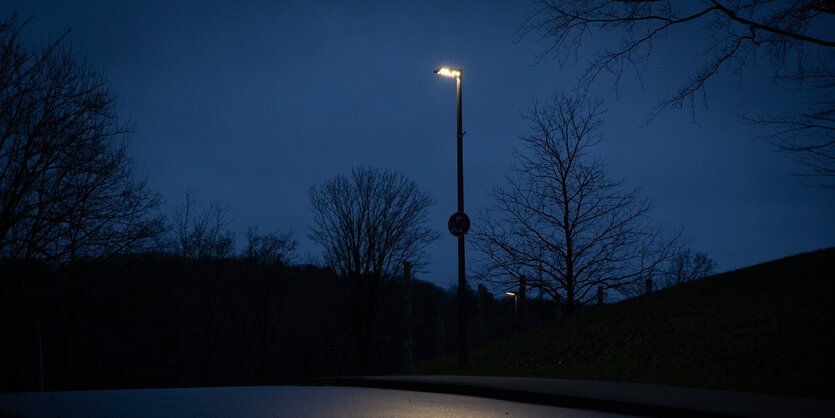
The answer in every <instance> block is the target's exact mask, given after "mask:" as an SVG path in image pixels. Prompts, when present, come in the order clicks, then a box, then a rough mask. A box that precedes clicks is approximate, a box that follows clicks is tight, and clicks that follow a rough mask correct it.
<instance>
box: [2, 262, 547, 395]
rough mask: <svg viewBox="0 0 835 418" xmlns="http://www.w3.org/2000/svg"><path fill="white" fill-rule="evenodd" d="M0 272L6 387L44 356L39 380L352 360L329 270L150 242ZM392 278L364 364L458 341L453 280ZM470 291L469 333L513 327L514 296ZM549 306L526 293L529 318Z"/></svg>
mask: <svg viewBox="0 0 835 418" xmlns="http://www.w3.org/2000/svg"><path fill="white" fill-rule="evenodd" d="M0 271H2V275H3V277H4V280H2V281H0V283H2V285H3V289H2V301H3V303H2V315H3V316H4V317H5V321H2V322H0V323H2V324H3V328H2V330H0V340H2V341H3V343H2V344H0V350H2V351H1V352H0V375H2V376H3V377H4V378H3V379H2V381H1V383H0V384H1V385H2V386H0V390H2V391H31V390H38V389H39V387H40V373H41V364H42V367H43V368H42V370H43V385H44V389H45V390H70V389H105V388H141V387H183V386H218V385H224V386H225V385H263V384H280V383H284V382H288V381H290V380H293V379H297V378H303V377H312V376H336V375H350V374H355V373H358V372H360V371H361V370H360V365H359V361H358V353H357V348H356V347H357V344H356V343H355V338H357V335H355V334H354V333H353V332H352V331H351V326H350V324H349V323H348V321H350V318H349V316H348V315H345V312H346V309H348V308H349V307H346V306H344V301H345V299H344V298H343V297H341V296H340V295H339V294H338V290H337V289H338V287H337V286H335V284H334V281H335V280H336V276H335V275H334V273H333V272H332V271H330V270H329V269H324V268H320V267H316V266H312V265H285V264H281V263H274V264H265V263H261V262H259V261H258V260H255V259H247V258H244V257H238V258H204V259H200V260H190V259H186V258H183V257H178V256H171V255H160V254H154V253H150V254H144V255H132V256H119V257H114V258H112V259H111V260H109V261H108V262H106V263H101V262H97V264H96V265H95V266H92V265H86V264H85V263H84V262H79V263H78V264H77V265H75V266H72V267H71V268H63V269H60V270H54V271H51V270H50V268H49V267H48V266H41V267H38V268H37V270H36V271H32V270H31V269H28V268H25V267H24V266H22V265H16V264H13V263H6V264H4V265H2V270H0ZM397 283H398V286H397V287H396V289H395V291H394V292H393V293H392V297H391V300H390V302H391V303H388V304H387V305H386V307H385V311H384V315H381V317H380V319H379V320H378V321H375V329H374V333H373V336H374V338H373V344H372V349H373V362H372V365H371V369H370V370H369V372H371V373H394V372H398V371H400V370H403V369H405V368H407V367H408V366H409V365H410V363H414V362H420V361H423V360H425V359H428V358H432V357H436V356H439V355H443V354H446V353H451V352H454V351H455V350H456V346H455V345H456V335H457V334H456V332H457V331H456V330H457V329H458V328H457V322H456V321H457V319H456V318H457V315H456V312H457V308H456V306H457V305H456V297H455V292H454V291H453V290H445V289H442V288H440V287H438V286H436V285H434V284H432V283H429V282H426V281H422V280H412V281H411V282H407V281H406V280H405V279H404V278H403V277H402V275H401V276H400V277H399V278H398V281H397ZM409 283H411V285H409ZM407 291H408V293H409V296H410V299H411V300H410V302H411V303H409V304H406V303H405V301H406V297H407ZM468 296H469V298H470V301H469V304H468V306H469V307H470V308H471V309H470V315H469V318H470V319H469V320H470V321H471V324H470V329H471V330H472V331H471V333H470V344H480V343H483V342H485V341H489V340H491V339H495V338H498V337H501V336H504V335H507V334H509V333H511V332H513V330H514V329H515V328H516V324H515V312H514V302H513V299H512V298H510V297H507V296H505V295H501V297H494V296H493V295H491V294H489V293H487V292H485V291H483V290H482V291H481V292H473V291H471V292H470V293H469V295H468ZM409 305H410V306H411V308H412V309H411V312H407V307H408V306H409ZM555 312H556V309H555V308H554V307H553V306H552V303H551V302H548V301H546V300H537V299H532V300H529V301H528V304H527V318H528V322H529V323H531V324H535V323H537V322H541V321H545V320H548V319H553V314H554V313H555ZM41 350H42V363H41Z"/></svg>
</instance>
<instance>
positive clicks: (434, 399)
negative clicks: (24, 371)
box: [0, 386, 624, 418]
mask: <svg viewBox="0 0 835 418" xmlns="http://www.w3.org/2000/svg"><path fill="white" fill-rule="evenodd" d="M4 412H5V414H4ZM16 415H19V416H25V417H56V416H60V417H64V418H72V417H85V418H86V417H117V416H118V417H126V418H130V417H209V416H210V417H254V418H258V417H277V416H295V417H328V416H339V417H370V416H386V417H428V416H431V417H508V416H511V417H513V416H517V417H566V418H586V417H600V416H603V417H619V416H624V415H617V414H601V413H599V412H590V411H582V410H577V409H569V408H560V407H554V406H546V405H534V404H524V403H517V402H509V401H502V400H495V399H487V398H480V397H472V396H461V395H452V394H445V393H427V392H411V391H403V390H391V389H371V388H359V387H300V386H260V387H225V388H189V389H136V390H102V391H70V392H42V393H34V392H29V393H12V394H2V395H0V417H3V418H5V417H14V416H16Z"/></svg>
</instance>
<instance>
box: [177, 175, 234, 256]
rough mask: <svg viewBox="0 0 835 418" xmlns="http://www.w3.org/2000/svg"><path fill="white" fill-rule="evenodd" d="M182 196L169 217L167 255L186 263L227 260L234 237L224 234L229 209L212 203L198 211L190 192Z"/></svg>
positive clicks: (192, 192) (185, 192)
mask: <svg viewBox="0 0 835 418" xmlns="http://www.w3.org/2000/svg"><path fill="white" fill-rule="evenodd" d="M183 194H184V195H185V201H184V202H183V205H182V206H181V207H180V208H178V209H177V210H176V211H175V212H174V213H173V214H172V216H171V217H172V221H173V225H172V226H171V231H172V233H173V236H172V237H171V238H170V244H169V247H170V249H171V251H172V252H173V253H174V254H176V255H178V256H180V257H183V258H185V259H190V260H199V259H204V258H219V259H220V258H226V257H228V256H231V255H232V253H233V251H234V249H235V237H234V236H233V235H232V233H231V232H229V231H228V230H226V226H227V225H229V206H228V205H224V204H222V203H220V202H213V203H211V204H210V205H209V206H206V207H203V208H202V209H198V207H197V203H196V202H195V201H194V191H193V190H191V189H188V190H185V191H184V192H183Z"/></svg>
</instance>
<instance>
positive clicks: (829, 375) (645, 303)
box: [412, 248, 835, 398]
mask: <svg viewBox="0 0 835 418" xmlns="http://www.w3.org/2000/svg"><path fill="white" fill-rule="evenodd" d="M412 373H415V374H469V375H496V376H532V377H557V378H570V379H593V380H611V381H629V382H643V383H660V384H670V385H677V386H691V387H706V388H714V389H729V390H741V391H752V392H766V393H781V394H788V395H801V396H815V397H824V398H835V248H830V249H826V250H820V251H815V252H811V253H806V254H800V255H796V256H792V257H787V258H784V259H780V260H776V261H772V262H768V263H764V264H760V265H756V266H753V267H749V268H744V269H740V270H735V271H731V272H728V273H723V274H719V275H716V276H712V277H709V278H705V279H702V280H698V281H695V282H690V283H686V284H683V285H680V286H676V287H673V288H668V289H664V290H661V291H658V292H656V293H653V294H651V295H646V296H641V297H638V298H634V299H630V300H626V301H623V302H619V303H615V304H611V305H605V306H602V307H596V308H594V309H589V310H587V311H585V312H583V313H580V314H577V315H575V316H574V317H572V318H569V319H567V320H565V321H563V322H560V323H555V324H552V325H550V326H546V327H543V328H538V329H533V330H528V331H526V332H523V333H520V334H517V335H515V336H512V337H509V338H506V339H503V340H499V341H496V342H494V343H491V344H488V345H485V346H482V347H478V348H474V349H471V350H470V365H469V367H467V368H466V369H464V370H459V369H458V367H457V356H455V355H453V356H447V357H443V358H440V359H436V360H434V361H430V362H427V363H424V364H422V365H419V366H418V367H417V368H416V369H415V370H413V371H412Z"/></svg>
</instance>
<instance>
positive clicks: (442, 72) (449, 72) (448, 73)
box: [435, 67, 461, 78]
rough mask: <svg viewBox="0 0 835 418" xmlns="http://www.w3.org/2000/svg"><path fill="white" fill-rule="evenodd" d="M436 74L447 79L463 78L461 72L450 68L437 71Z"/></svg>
mask: <svg viewBox="0 0 835 418" xmlns="http://www.w3.org/2000/svg"><path fill="white" fill-rule="evenodd" d="M435 74H438V75H443V76H447V77H456V78H457V77H461V70H457V69H453V68H448V67H441V68H438V69H437V70H435Z"/></svg>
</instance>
